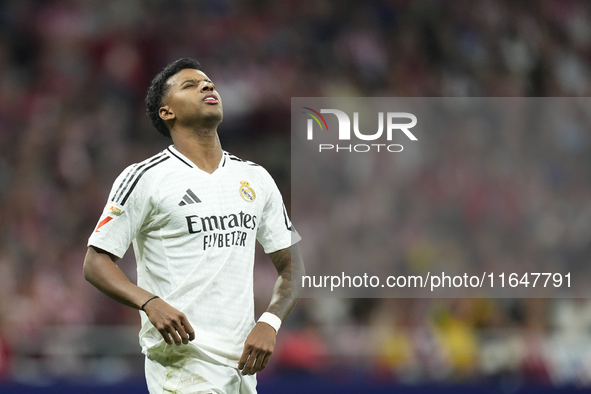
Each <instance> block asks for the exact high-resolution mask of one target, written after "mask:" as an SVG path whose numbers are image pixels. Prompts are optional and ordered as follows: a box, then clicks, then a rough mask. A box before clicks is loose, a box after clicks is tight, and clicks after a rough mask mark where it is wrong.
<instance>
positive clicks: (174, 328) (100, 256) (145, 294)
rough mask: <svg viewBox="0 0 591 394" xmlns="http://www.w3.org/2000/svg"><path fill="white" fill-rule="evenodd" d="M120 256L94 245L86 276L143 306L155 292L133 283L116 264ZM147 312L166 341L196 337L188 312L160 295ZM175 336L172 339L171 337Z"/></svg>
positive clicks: (99, 286)
mask: <svg viewBox="0 0 591 394" xmlns="http://www.w3.org/2000/svg"><path fill="white" fill-rule="evenodd" d="M116 261H117V257H116V256H114V255H112V254H111V253H108V252H106V251H104V250H102V249H99V248H95V247H94V246H90V247H89V248H88V251H87V252H86V257H85V258H84V278H85V279H86V280H87V281H89V282H90V283H91V284H92V285H93V286H94V287H96V288H97V289H99V290H100V291H102V292H103V293H105V294H106V295H108V296H109V297H111V298H112V299H114V300H115V301H118V302H120V303H122V304H124V305H127V306H130V307H132V308H135V309H140V308H141V307H142V305H144V303H145V302H146V301H147V300H149V299H150V298H152V297H154V294H152V293H150V292H149V291H146V290H144V289H142V288H141V287H139V286H136V285H135V284H133V283H131V281H130V280H129V278H128V277H127V275H125V273H124V272H123V271H121V269H120V268H119V267H118V266H117V264H115V262H116ZM144 311H145V312H146V314H147V315H148V318H149V319H150V321H151V322H152V324H153V325H154V327H156V329H158V331H159V332H160V334H161V335H162V337H163V338H164V340H165V341H166V343H168V344H172V342H173V341H174V342H175V343H176V344H177V345H180V344H181V343H185V344H187V343H188V342H189V341H192V340H193V339H195V331H194V330H193V328H192V327H191V324H190V323H189V321H188V320H187V318H186V316H185V314H184V313H182V312H180V311H179V310H177V309H175V308H173V307H172V306H170V305H168V304H167V303H166V302H165V301H164V300H162V299H160V298H156V299H154V300H151V301H150V302H148V304H147V305H146V306H145V308H144ZM171 337H172V339H171Z"/></svg>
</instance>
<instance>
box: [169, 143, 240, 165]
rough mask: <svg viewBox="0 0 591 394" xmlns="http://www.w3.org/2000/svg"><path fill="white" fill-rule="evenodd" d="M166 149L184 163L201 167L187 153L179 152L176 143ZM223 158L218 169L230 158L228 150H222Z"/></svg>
mask: <svg viewBox="0 0 591 394" xmlns="http://www.w3.org/2000/svg"><path fill="white" fill-rule="evenodd" d="M166 150H168V153H169V154H171V155H172V157H174V158H176V159H178V160H180V161H181V162H182V163H184V164H185V165H187V166H189V167H191V168H196V169H199V167H197V166H196V165H195V163H193V162H192V161H191V160H189V159H188V158H187V157H186V156H185V155H183V154H182V153H181V152H179V151H178V150H177V149H176V148H175V147H174V145H170V146H169V147H168V148H166ZM222 153H223V154H222V159H221V160H220V164H218V169H219V168H222V167H225V166H226V162H227V160H228V157H227V156H228V152H226V151H222Z"/></svg>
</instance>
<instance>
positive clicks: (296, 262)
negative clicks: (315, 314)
mask: <svg viewBox="0 0 591 394" xmlns="http://www.w3.org/2000/svg"><path fill="white" fill-rule="evenodd" d="M269 256H270V257H271V261H272V262H273V265H274V266H275V269H276V270H277V273H278V274H279V278H277V282H276V283H275V287H274V288H273V296H272V297H271V303H270V304H269V307H268V308H267V312H271V313H273V314H275V315H277V316H278V317H279V318H280V319H281V320H284V319H285V318H286V317H287V316H288V315H289V314H290V313H291V311H292V310H293V308H294V307H295V305H296V303H297V302H298V297H299V295H300V292H301V288H302V276H303V275H304V274H305V269H304V263H303V261H302V255H301V252H300V248H299V245H298V244H295V245H293V246H291V247H289V248H286V249H281V250H278V251H276V252H273V253H271V254H269Z"/></svg>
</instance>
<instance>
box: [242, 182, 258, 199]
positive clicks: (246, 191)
mask: <svg viewBox="0 0 591 394" xmlns="http://www.w3.org/2000/svg"><path fill="white" fill-rule="evenodd" d="M240 184H241V185H242V186H240V197H242V199H243V200H244V201H246V202H253V201H254V199H255V198H256V194H255V192H254V190H252V187H250V186H248V185H249V183H248V182H246V181H240Z"/></svg>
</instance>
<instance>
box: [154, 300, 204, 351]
mask: <svg viewBox="0 0 591 394" xmlns="http://www.w3.org/2000/svg"><path fill="white" fill-rule="evenodd" d="M144 310H145V312H146V315H148V319H150V322H152V324H153V325H154V327H156V329H157V330H158V331H160V334H161V335H162V338H164V341H165V342H166V343H168V344H169V345H172V342H173V341H174V343H176V345H177V346H180V344H181V343H184V344H185V345H186V344H188V343H189V341H192V340H193V339H195V330H193V327H191V323H189V320H188V319H187V316H185V314H184V313H183V312H181V311H179V310H178V309H176V308H173V307H172V306H170V305H169V304H168V303H167V302H166V301H164V300H163V299H161V298H155V299H154V300H152V301H150V302H149V303H148V305H146V306H145V307H144ZM171 337H172V339H171Z"/></svg>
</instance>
